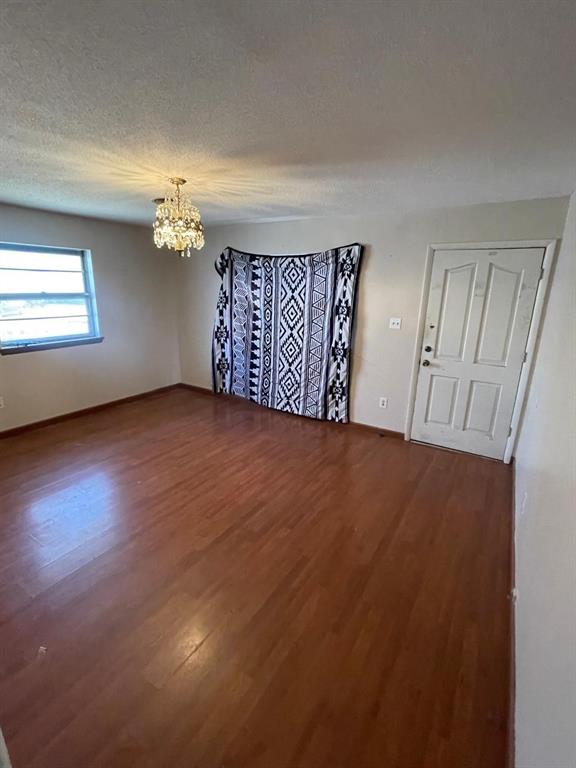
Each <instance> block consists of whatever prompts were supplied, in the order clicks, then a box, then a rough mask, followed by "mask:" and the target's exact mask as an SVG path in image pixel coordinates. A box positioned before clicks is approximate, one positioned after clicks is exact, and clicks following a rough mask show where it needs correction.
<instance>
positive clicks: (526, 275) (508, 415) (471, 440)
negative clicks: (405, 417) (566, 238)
mask: <svg viewBox="0 0 576 768" xmlns="http://www.w3.org/2000/svg"><path fill="white" fill-rule="evenodd" d="M543 258H544V249H543V248H504V249H500V250H494V249H491V250H489V249H470V250H467V249H463V250H458V251H456V250H454V251H436V252H435V254H434V263H433V266H432V275H431V280H430V290H429V294H428V305H427V311H426V320H425V331H424V338H423V345H422V357H421V363H424V361H426V362H425V363H424V365H421V367H420V371H419V375H418V383H417V388H416V402H415V407H414V419H413V422H412V439H414V440H420V441H423V442H428V443H433V444H435V445H441V446H445V447H448V448H455V449H457V450H462V451H469V452H471V453H478V454H480V455H483V456H490V457H492V458H500V459H501V458H502V457H503V455H504V449H505V447H506V440H507V439H508V432H509V427H510V422H511V419H512V410H513V408H514V402H515V399H516V390H517V388H518V380H519V378H520V370H521V367H522V364H523V362H524V350H525V348H526V341H527V338H528V331H529V329H530V320H531V317H532V311H533V308H534V301H535V298H536V290H537V287H538V282H539V280H540V274H541V266H542V261H543ZM425 347H429V348H430V351H425Z"/></svg>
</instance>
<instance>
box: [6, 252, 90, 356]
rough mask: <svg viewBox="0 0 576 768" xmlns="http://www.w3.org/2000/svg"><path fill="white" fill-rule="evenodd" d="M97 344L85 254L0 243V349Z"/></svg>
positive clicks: (88, 257)
mask: <svg viewBox="0 0 576 768" xmlns="http://www.w3.org/2000/svg"><path fill="white" fill-rule="evenodd" d="M90 340H94V341H99V340H100V337H99V330H98V318H97V314H96V301H95V295H94V284H93V279H92V271H91V263H90V254H89V252H87V251H83V250H73V249H69V248H48V247H46V248H45V247H36V246H28V245H26V246H25V245H14V244H9V243H0V349H1V351H2V352H4V353H6V352H10V351H26V350H28V349H30V350H31V349H37V348H39V347H44V346H66V345H70V344H73V343H83V342H87V341H90Z"/></svg>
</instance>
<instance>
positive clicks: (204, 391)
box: [0, 382, 404, 439]
mask: <svg viewBox="0 0 576 768" xmlns="http://www.w3.org/2000/svg"><path fill="white" fill-rule="evenodd" d="M175 389H187V390H189V391H191V392H196V393H197V394H200V395H210V396H216V393H215V392H214V391H213V390H211V389H208V388H207V387H199V386H197V385H196V384H186V383H185V382H180V383H178V384H170V385H169V386H167V387H159V388H158V389H152V390H149V391H148V392H141V393H140V394H138V395H130V397H122V398H120V399H119V400H111V401H109V402H107V403H100V404H99V405H93V406H90V407H89V408H82V409H81V410H79V411H70V413H62V414H60V415H59V416H52V417H51V418H49V419H42V420H41V421H33V422H30V424H22V425H21V426H20V427H12V429H5V430H4V431H2V432H0V438H3V437H13V436H15V435H20V434H22V433H23V432H29V431H30V430H32V429H39V428H40V427H49V426H50V425H52V424H57V423H58V422H60V421H67V420H68V419H75V418H76V417H77V416H86V415H88V414H90V413H96V412H97V411H103V410H105V409H106V408H113V407H114V406H115V405H123V404H124V403H131V402H133V401H134V400H141V399H142V398H145V397H153V396H154V395H160V394H162V393H164V392H170V391H171V390H175ZM218 397H225V398H227V399H228V398H230V399H232V398H233V399H234V400H237V398H236V397H235V396H234V395H218ZM246 402H249V401H246ZM327 423H329V424H334V426H338V427H339V426H341V425H340V424H336V423H335V422H327ZM346 426H347V427H348V428H352V429H359V430H363V431H368V432H372V433H373V434H377V435H379V436H380V437H393V438H401V439H403V438H404V433H403V432H394V430H391V429H382V428H380V427H372V426H370V425H369V424H359V423H357V422H355V421H350V422H348V424H347V425H346Z"/></svg>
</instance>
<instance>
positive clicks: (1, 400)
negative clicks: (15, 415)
mask: <svg viewBox="0 0 576 768" xmlns="http://www.w3.org/2000/svg"><path fill="white" fill-rule="evenodd" d="M0 408H4V398H3V397H0Z"/></svg>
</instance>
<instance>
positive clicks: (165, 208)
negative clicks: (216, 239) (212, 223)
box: [154, 177, 204, 258]
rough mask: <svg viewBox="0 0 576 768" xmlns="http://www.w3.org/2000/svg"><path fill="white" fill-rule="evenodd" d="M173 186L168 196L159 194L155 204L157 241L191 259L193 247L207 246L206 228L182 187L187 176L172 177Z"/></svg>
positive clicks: (198, 248)
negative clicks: (205, 239)
mask: <svg viewBox="0 0 576 768" xmlns="http://www.w3.org/2000/svg"><path fill="white" fill-rule="evenodd" d="M169 181H170V184H173V185H174V188H172V187H170V189H169V190H168V192H167V194H166V197H159V198H157V199H156V200H154V202H155V203H156V220H155V221H154V242H155V244H156V246H157V247H158V248H162V247H163V246H166V247H167V248H170V249H171V250H173V251H178V253H179V254H180V256H188V258H190V249H191V248H196V250H198V251H199V250H200V248H202V246H203V245H204V227H203V226H202V221H201V220H200V211H199V210H198V208H196V206H195V205H192V202H191V201H190V198H189V197H188V195H186V194H185V193H184V192H182V190H181V187H182V185H183V184H186V179H181V178H178V177H174V178H172V179H169Z"/></svg>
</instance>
